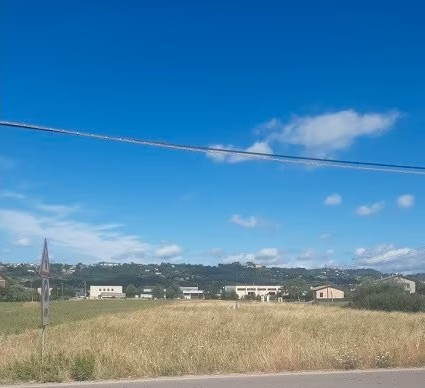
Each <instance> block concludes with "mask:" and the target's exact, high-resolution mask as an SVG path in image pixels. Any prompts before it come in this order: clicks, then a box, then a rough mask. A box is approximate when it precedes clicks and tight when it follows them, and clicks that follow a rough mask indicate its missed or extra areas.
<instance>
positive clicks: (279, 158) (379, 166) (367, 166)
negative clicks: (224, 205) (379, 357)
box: [0, 120, 425, 175]
mask: <svg viewBox="0 0 425 388" xmlns="http://www.w3.org/2000/svg"><path fill="white" fill-rule="evenodd" d="M0 125H2V126H5V127H10V128H21V129H28V130H31V131H39V132H47V133H53V134H60V135H68V136H79V137H86V138H92V139H98V140H105V141H114V142H121V143H132V144H139V145H145V146H151V147H160V148H167V149H175V150H182V151H190V152H200V153H205V154H211V155H223V156H224V157H236V158H241V159H256V160H259V159H260V160H270V161H275V162H280V163H292V164H302V165H309V166H323V167H331V168H346V169H347V168H348V169H353V170H366V171H379V172H392V173H397V174H414V175H425V167H424V166H413V165H399V164H389V163H372V162H359V161H349V160H338V159H324V158H313V157H306V156H293V155H282V154H267V153H262V152H252V151H242V150H233V149H225V148H215V147H204V146H194V145H190V144H176V143H170V142H162V141H153V140H145V139H137V138H130V137H122V136H109V135H102V134H96V133H89V132H81V131H74V130H68V129H60V128H51V127H44V126H41V125H36V124H27V123H19V122H12V121H3V120H0Z"/></svg>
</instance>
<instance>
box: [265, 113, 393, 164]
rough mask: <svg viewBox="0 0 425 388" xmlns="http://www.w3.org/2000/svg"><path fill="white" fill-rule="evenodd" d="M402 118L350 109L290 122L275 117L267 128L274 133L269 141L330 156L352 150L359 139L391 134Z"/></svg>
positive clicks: (310, 152)
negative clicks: (355, 141) (352, 146)
mask: <svg viewBox="0 0 425 388" xmlns="http://www.w3.org/2000/svg"><path fill="white" fill-rule="evenodd" d="M399 117H400V113H399V112H397V111H390V112H385V113H363V114H362V113H358V112H356V111H354V110H352V109H350V110H343V111H339V112H333V113H325V114H321V115H316V116H303V117H295V118H293V119H292V120H291V121H290V122H289V123H283V122H281V121H280V120H278V119H276V118H274V119H272V120H271V121H269V122H267V123H265V124H263V126H264V127H265V128H266V129H267V130H268V131H269V132H271V134H270V135H269V137H268V138H267V140H268V141H269V142H273V141H278V142H281V143H284V144H291V145H295V146H300V147H301V148H302V149H303V151H304V153H307V154H310V155H318V156H326V155H327V154H329V153H332V152H334V151H340V150H343V149H346V148H348V147H349V146H350V145H351V144H352V143H353V141H354V140H355V139H356V138H359V137H362V136H376V135H379V134H382V133H384V132H385V131H388V130H389V129H390V128H391V127H392V126H393V125H394V124H395V122H396V121H397V119H398V118H399Z"/></svg>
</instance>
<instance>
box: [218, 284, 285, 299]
mask: <svg viewBox="0 0 425 388" xmlns="http://www.w3.org/2000/svg"><path fill="white" fill-rule="evenodd" d="M233 291H234V292H236V295H237V296H238V298H239V299H243V298H246V297H256V296H266V295H274V296H276V295H277V294H278V293H281V294H282V295H283V296H286V295H287V293H286V292H285V291H284V289H283V288H282V286H225V287H224V292H233Z"/></svg>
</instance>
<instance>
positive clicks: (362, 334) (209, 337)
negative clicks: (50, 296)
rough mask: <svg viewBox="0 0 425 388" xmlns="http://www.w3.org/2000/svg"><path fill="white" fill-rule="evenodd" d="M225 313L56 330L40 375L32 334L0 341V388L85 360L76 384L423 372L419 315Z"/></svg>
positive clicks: (280, 306)
mask: <svg viewBox="0 0 425 388" xmlns="http://www.w3.org/2000/svg"><path fill="white" fill-rule="evenodd" d="M232 305H233V302H225V301H215V302H213V301H211V302H209V301H200V302H190V301H182V302H176V303H173V304H164V305H158V307H153V308H150V309H146V310H141V311H136V312H128V313H120V314H110V315H104V316H99V317H96V318H92V319H89V320H84V321H77V322H72V323H69V324H68V323H65V324H60V325H57V326H54V327H51V328H49V329H48V331H47V337H46V338H47V345H46V359H45V365H44V366H43V367H42V368H40V364H39V361H38V354H39V341H40V331H39V330H28V331H25V332H24V333H21V334H9V335H6V336H0V382H18V381H25V380H38V381H65V380H70V379H72V378H77V377H78V376H79V375H78V373H77V377H75V375H76V374H75V373H76V372H75V365H76V364H75V360H76V359H78V358H79V360H80V363H79V364H78V363H77V364H78V365H77V367H80V369H81V368H83V371H84V367H85V365H84V362H85V361H84V360H86V359H87V360H89V361H90V360H92V364H90V362H91V361H90V362H89V363H88V364H89V365H88V366H87V368H88V369H90V368H92V369H93V370H92V371H89V372H88V375H84V373H83V378H94V379H115V378H136V377H145V376H164V375H181V374H215V373H231V372H240V373H242V372H277V371H288V370H289V371H294V370H318V369H354V368H376V367H390V366H405V367H407V366H424V365H425V314H424V313H418V314H406V313H386V312H374V311H361V310H351V309H347V308H340V307H328V306H327V307H323V306H313V305H303V304H289V303H270V304H266V303H246V304H244V303H242V304H241V307H240V308H239V309H233V308H232ZM84 357H86V358H84ZM81 360H82V361H81ZM73 368H74V369H73ZM40 369H41V370H42V372H39V370H40ZM77 369H78V368H77ZM73 370H74V372H73ZM77 372H78V370H77ZM84 376H85V377H84Z"/></svg>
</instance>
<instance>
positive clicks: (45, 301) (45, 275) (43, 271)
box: [40, 239, 50, 362]
mask: <svg viewBox="0 0 425 388" xmlns="http://www.w3.org/2000/svg"><path fill="white" fill-rule="evenodd" d="M40 277H41V362H43V359H44V344H45V331H46V326H47V325H48V324H49V318H50V311H49V296H50V285H49V277H50V269H49V252H48V250H47V240H46V239H44V247H43V254H42V256H41V264H40Z"/></svg>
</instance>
